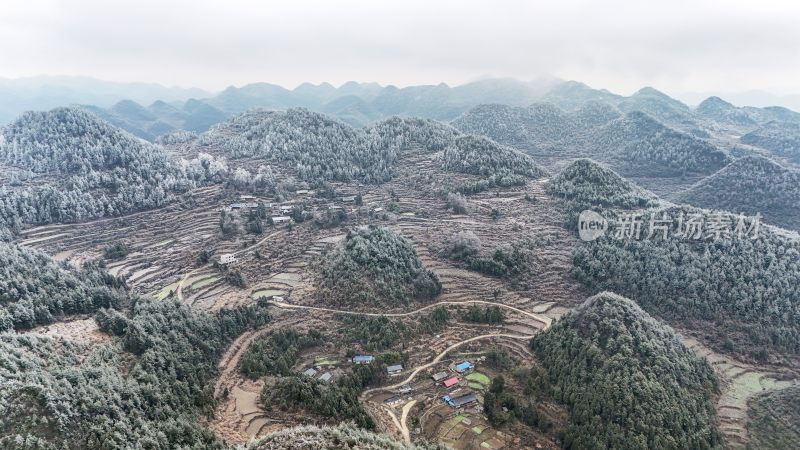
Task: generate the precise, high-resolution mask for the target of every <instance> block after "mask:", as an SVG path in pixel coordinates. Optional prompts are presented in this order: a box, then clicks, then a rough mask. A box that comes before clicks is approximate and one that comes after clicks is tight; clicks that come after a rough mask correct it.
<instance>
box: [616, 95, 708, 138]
mask: <svg viewBox="0 0 800 450" xmlns="http://www.w3.org/2000/svg"><path fill="white" fill-rule="evenodd" d="M616 106H617V107H618V108H619V109H620V110H622V111H623V112H627V113H630V112H642V113H645V114H647V115H648V116H650V117H653V118H654V119H656V120H658V121H659V122H661V123H664V124H667V125H669V126H672V127H678V128H680V129H683V130H692V129H694V128H697V127H698V124H697V122H696V119H695V117H694V113H693V112H692V110H691V109H690V108H689V107H688V106H686V105H684V104H683V103H681V102H680V101H678V100H675V99H674V98H672V97H670V96H668V95H667V94H665V93H663V92H661V91H659V90H657V89H653V88H651V87H645V88H642V89H640V90H638V91H637V92H636V93H635V94H633V95H632V96H630V97H628V98H626V99H624V100H622V101H620V102H619V103H617V105H616Z"/></svg>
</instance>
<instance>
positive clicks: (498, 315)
mask: <svg viewBox="0 0 800 450" xmlns="http://www.w3.org/2000/svg"><path fill="white" fill-rule="evenodd" d="M505 318H506V314H505V313H504V312H503V310H502V309H500V307H499V306H484V307H481V306H480V305H477V304H472V305H470V306H469V307H468V308H467V310H466V311H463V312H462V313H461V320H463V321H465V322H473V323H485V324H498V323H501V322H502V321H503V320H505Z"/></svg>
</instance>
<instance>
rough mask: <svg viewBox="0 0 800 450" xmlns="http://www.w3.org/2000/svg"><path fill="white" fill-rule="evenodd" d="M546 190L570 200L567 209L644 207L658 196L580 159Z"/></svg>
mask: <svg viewBox="0 0 800 450" xmlns="http://www.w3.org/2000/svg"><path fill="white" fill-rule="evenodd" d="M546 189H547V192H548V193H549V194H551V195H554V196H556V197H560V198H562V199H565V200H567V201H568V202H569V203H568V209H569V210H572V211H581V210H584V209H590V208H596V207H602V208H621V209H631V208H644V207H648V206H653V205H655V204H656V203H657V199H656V198H655V196H654V195H653V194H652V193H650V192H648V191H646V190H644V189H642V188H640V187H638V186H636V185H635V184H633V183H631V182H630V181H628V180H626V179H624V178H622V177H621V176H619V175H617V173H616V172H614V171H613V170H611V169H608V168H606V167H603V166H602V165H600V164H598V163H596V162H594V161H592V160H589V159H577V160H575V161H573V162H572V163H570V165H568V166H567V167H565V168H564V169H563V170H562V171H561V172H559V173H558V175H556V176H555V177H553V178H552V179H551V180H550V181H549V182H548V183H547V187H546Z"/></svg>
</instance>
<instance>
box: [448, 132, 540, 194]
mask: <svg viewBox="0 0 800 450" xmlns="http://www.w3.org/2000/svg"><path fill="white" fill-rule="evenodd" d="M442 168H444V169H445V170H448V171H453V172H461V173H467V174H471V175H479V176H481V177H483V178H484V180H483V181H484V183H483V185H482V186H481V188H480V189H472V191H473V192H477V191H480V190H485V189H487V188H489V187H494V186H517V185H522V184H525V179H526V178H539V177H543V176H546V175H547V172H546V171H545V170H544V169H542V168H541V167H539V166H538V165H536V163H535V162H534V161H533V159H532V158H531V157H530V156H528V155H526V154H524V153H522V152H519V151H517V150H514V149H512V148H509V147H505V146H502V145H498V144H497V143H495V142H493V141H491V140H489V139H487V138H485V137H479V136H461V137H458V138H457V139H455V141H454V142H453V144H452V145H450V146H448V147H446V148H445V149H444V153H443V155H442ZM467 193H469V192H467Z"/></svg>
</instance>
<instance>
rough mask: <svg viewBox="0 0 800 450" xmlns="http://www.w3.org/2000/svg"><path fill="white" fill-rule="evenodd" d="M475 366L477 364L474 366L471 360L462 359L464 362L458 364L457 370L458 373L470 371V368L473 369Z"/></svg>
mask: <svg viewBox="0 0 800 450" xmlns="http://www.w3.org/2000/svg"><path fill="white" fill-rule="evenodd" d="M474 367H475V366H473V365H472V363H471V362H469V361H462V362H460V363H458V364H456V372H458V373H464V372H466V371H468V370H471V369H473V368H474Z"/></svg>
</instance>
